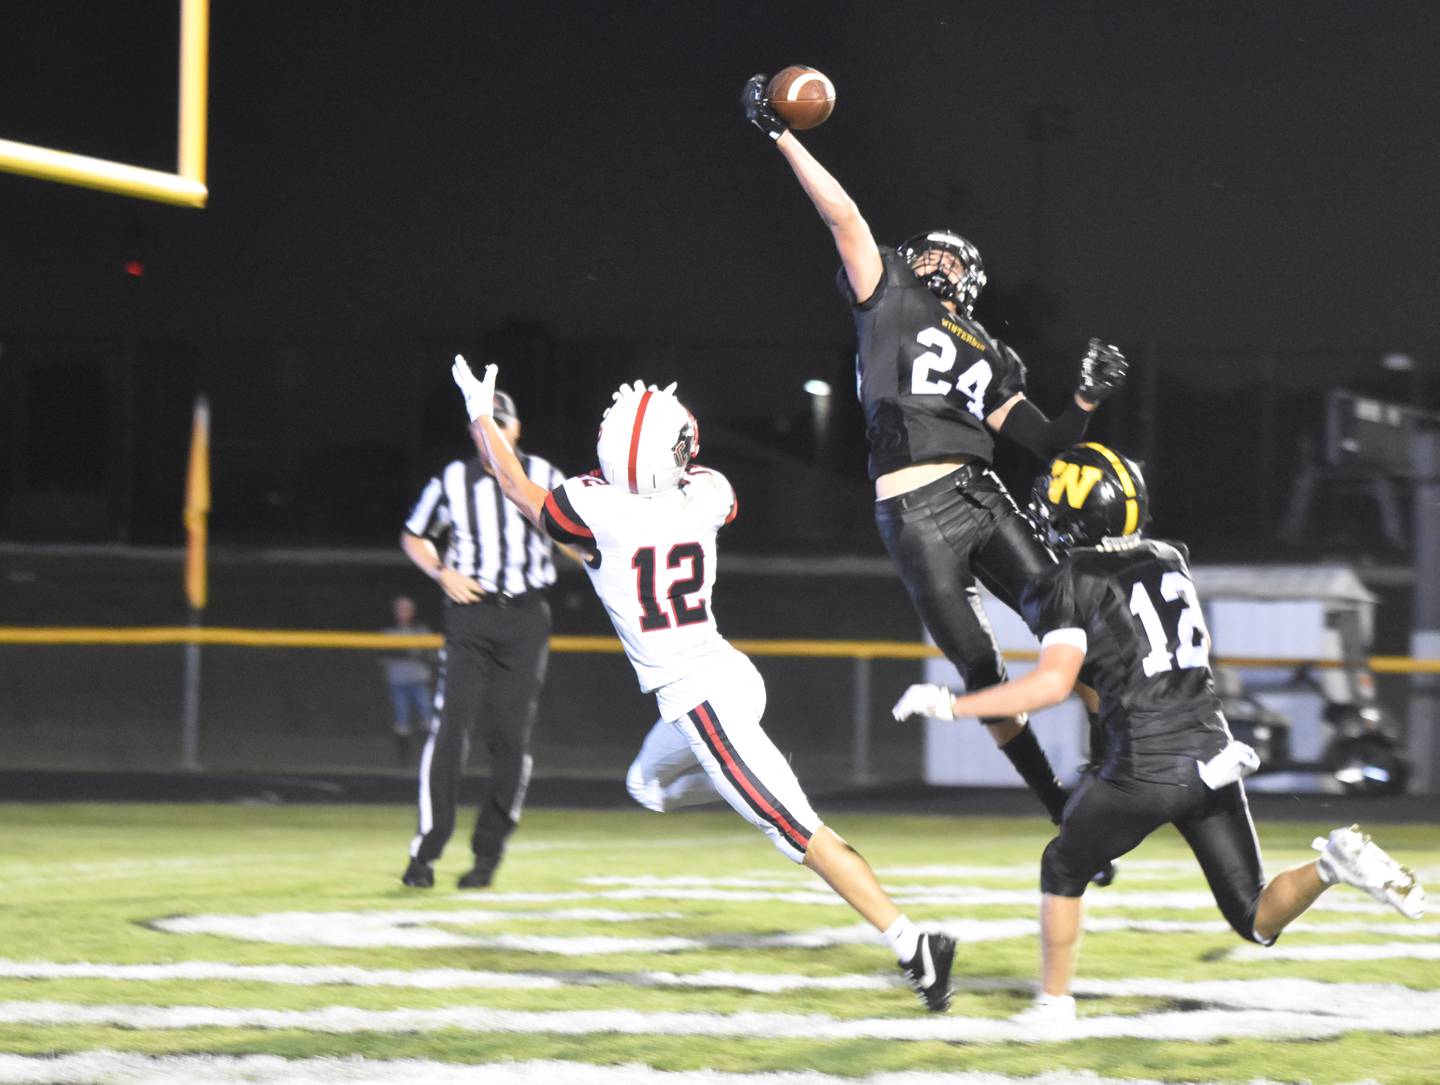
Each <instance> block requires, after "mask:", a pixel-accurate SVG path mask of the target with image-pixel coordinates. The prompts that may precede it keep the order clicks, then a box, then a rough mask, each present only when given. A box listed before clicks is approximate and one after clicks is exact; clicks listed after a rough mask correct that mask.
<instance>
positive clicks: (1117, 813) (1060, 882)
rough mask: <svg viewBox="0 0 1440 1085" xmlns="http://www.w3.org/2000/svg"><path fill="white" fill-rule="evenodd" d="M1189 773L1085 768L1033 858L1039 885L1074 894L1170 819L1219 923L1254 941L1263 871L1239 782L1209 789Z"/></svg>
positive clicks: (1057, 892)
mask: <svg viewBox="0 0 1440 1085" xmlns="http://www.w3.org/2000/svg"><path fill="white" fill-rule="evenodd" d="M1189 771H1190V773H1191V775H1192V776H1193V779H1190V780H1188V781H1186V782H1184V783H1152V782H1149V781H1144V780H1136V779H1134V778H1133V777H1129V776H1118V775H1117V776H1116V777H1115V778H1113V779H1109V780H1105V779H1101V778H1100V777H1099V776H1098V775H1096V774H1095V773H1087V774H1086V776H1085V778H1084V779H1083V780H1082V781H1081V782H1080V786H1079V787H1077V788H1076V789H1075V793H1074V794H1073V795H1072V796H1071V797H1070V801H1069V803H1067V804H1066V806H1065V815H1064V820H1063V821H1062V822H1061V827H1060V835H1059V836H1057V837H1056V838H1055V839H1054V840H1052V841H1050V844H1049V846H1048V847H1046V849H1045V854H1044V857H1043V858H1042V859H1041V861H1040V888H1041V889H1042V890H1043V891H1044V892H1046V893H1053V894H1055V895H1057V896H1062V897H1078V896H1080V895H1082V894H1083V893H1084V892H1085V886H1086V884H1087V883H1088V882H1089V881H1090V875H1091V874H1093V873H1094V872H1095V871H1097V870H1099V869H1100V868H1101V867H1102V866H1103V865H1104V864H1105V863H1106V862H1108V861H1109V860H1112V859H1118V858H1119V857H1120V856H1122V855H1124V854H1125V853H1126V852H1128V851H1131V850H1132V849H1133V848H1135V847H1136V846H1137V845H1138V844H1139V843H1140V841H1142V840H1144V839H1145V838H1146V837H1147V836H1149V835H1150V834H1151V833H1153V832H1154V831H1155V830H1156V829H1158V828H1160V826H1162V825H1166V824H1172V823H1173V824H1174V826H1175V828H1177V829H1178V830H1180V835H1181V836H1183V837H1184V838H1185V843H1187V844H1189V845H1190V850H1191V851H1192V852H1194V853H1195V858H1196V859H1198V860H1199V862H1200V869H1201V870H1203V871H1204V872H1205V880H1206V881H1207V882H1209V883H1210V892H1211V893H1212V894H1213V895H1214V897H1215V903H1216V904H1218V905H1219V906H1220V914H1221V915H1223V916H1224V917H1225V921H1226V922H1227V923H1229V924H1230V926H1231V927H1233V928H1234V930H1235V933H1236V934H1238V935H1240V937H1241V938H1247V939H1249V940H1250V941H1252V942H1261V941H1262V940H1261V939H1260V938H1257V937H1256V935H1255V909H1256V907H1257V905H1258V904H1259V903H1260V893H1261V891H1263V890H1264V888H1265V873H1264V870H1263V869H1262V868H1261V863H1260V843H1259V841H1257V840H1256V839H1255V826H1254V824H1253V823H1252V822H1251V820H1250V806H1249V804H1248V803H1247V802H1246V801H1245V788H1244V787H1243V786H1242V785H1241V784H1239V783H1234V784H1230V785H1229V786H1227V787H1222V788H1221V789H1220V790H1219V791H1211V790H1210V789H1209V788H1208V787H1206V786H1205V784H1204V782H1203V781H1202V780H1201V779H1200V773H1199V771H1198V770H1197V769H1195V768H1190V770H1189ZM1264 944H1268V943H1264Z"/></svg>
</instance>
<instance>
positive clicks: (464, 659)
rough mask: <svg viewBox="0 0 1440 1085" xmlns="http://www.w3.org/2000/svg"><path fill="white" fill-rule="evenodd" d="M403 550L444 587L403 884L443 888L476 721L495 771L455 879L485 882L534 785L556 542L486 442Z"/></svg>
mask: <svg viewBox="0 0 1440 1085" xmlns="http://www.w3.org/2000/svg"><path fill="white" fill-rule="evenodd" d="M494 412H495V413H494V417H495V420H496V424H497V425H499V426H500V427H501V429H502V431H503V432H504V433H505V437H506V440H508V441H510V442H511V444H514V443H515V442H517V441H519V439H520V419H519V417H518V416H517V415H516V413H515V401H514V400H513V399H511V398H510V396H508V395H507V394H506V393H504V392H501V391H498V390H497V391H496V392H495V403H494ZM519 456H520V462H521V463H522V464H523V465H524V470H525V471H526V472H527V473H528V474H529V477H530V478H532V479H533V480H534V481H535V482H536V484H537V485H540V486H544V487H545V488H546V489H549V488H551V487H554V486H558V485H559V484H560V483H561V482H563V481H564V478H565V476H564V475H562V474H561V473H560V472H559V471H558V470H556V469H555V468H554V467H553V466H551V464H550V463H549V462H548V461H547V460H544V459H542V458H541V457H539V456H534V455H530V454H528V453H524V452H521V453H519ZM437 540H440V541H441V543H442V545H443V547H444V550H443V553H444V556H443V557H442V556H441V553H442V551H441V550H440V549H438V548H437V546H436V541H437ZM400 548H401V549H402V550H404V552H405V556H406V557H408V558H409V559H410V560H411V561H412V562H414V563H415V566H416V568H418V569H420V571H421V572H423V573H424V574H425V575H426V576H428V577H430V578H431V579H432V580H434V581H435V582H436V583H437V584H438V585H439V586H440V590H441V591H443V592H444V593H445V618H444V628H445V644H444V647H443V648H441V650H440V678H439V684H438V686H437V688H436V690H435V714H434V718H433V719H432V721H431V725H430V737H429V738H428V739H427V740H426V742H425V750H424V752H423V753H422V754H421V756H420V796H419V827H418V829H417V830H416V833H415V836H414V838H413V839H412V840H411V842H410V862H409V864H408V865H407V866H406V868H405V873H404V874H403V875H402V876H401V881H402V882H404V884H406V885H408V886H411V887H413V888H416V889H429V888H430V887H432V886H433V885H434V884H435V870H434V864H435V861H436V860H437V859H439V858H440V853H441V852H442V851H444V849H445V845H446V843H447V842H448V841H449V839H450V834H451V833H452V832H454V830H455V805H456V801H457V799H458V797H459V792H460V779H461V776H462V774H463V772H464V769H465V762H466V760H467V759H468V757H469V753H470V748H471V740H472V736H473V734H474V732H475V730H476V727H477V725H478V727H479V729H480V741H481V742H483V743H484V748H485V750H486V752H487V753H488V754H489V759H490V778H489V780H488V781H487V782H486V784H485V787H484V790H483V792H482V794H481V798H480V812H479V816H478V817H477V818H476V819H475V831H474V832H473V833H472V834H471V837H470V850H471V851H472V852H474V856H475V860H474V865H473V866H472V867H471V868H470V870H469V871H467V872H466V873H465V874H463V875H461V877H460V882H459V886H460V888H461V889H483V888H484V887H486V886H488V885H489V884H490V881H491V879H492V878H493V877H494V876H495V869H496V868H497V867H498V866H499V865H500V856H501V854H502V853H503V852H504V850H505V841H506V840H507V839H508V837H509V836H510V834H511V833H512V832H514V830H515V825H516V823H517V822H519V820H520V808H521V806H522V805H523V804H524V802H525V791H526V788H527V787H528V786H529V784H530V766H531V760H530V732H531V729H532V728H533V726H534V723H535V709H536V706H537V705H538V704H539V701H540V687H541V686H542V685H543V684H544V682H545V670H546V666H547V664H548V662H549V659H550V602H549V600H548V599H547V597H546V589H547V588H549V587H550V585H552V584H554V583H555V561H554V549H553V546H552V544H551V542H550V538H549V536H547V535H546V534H545V533H544V532H542V531H538V530H536V528H535V527H534V526H533V525H532V524H531V523H530V522H529V521H528V520H526V519H525V517H524V516H522V515H521V514H520V512H519V510H517V509H516V508H515V507H514V506H513V505H511V504H510V503H509V502H508V501H506V500H505V495H504V494H503V493H501V492H500V487H499V486H498V485H497V484H496V482H495V477H494V474H493V470H492V467H491V464H490V460H489V458H488V456H487V455H486V453H485V449H484V448H483V447H481V448H479V450H478V452H477V454H476V455H475V456H472V457H470V458H469V459H463V460H455V461H454V462H453V463H450V464H447V465H446V466H445V468H444V469H443V470H442V471H441V472H440V473H439V474H438V475H436V476H435V477H434V478H432V479H431V480H430V481H429V482H428V483H427V484H426V485H425V489H424V491H423V492H422V493H421V495H420V500H419V501H417V502H416V503H415V507H414V509H412V510H411V512H410V516H409V518H408V519H406V521H405V527H404V530H402V531H401V532H400Z"/></svg>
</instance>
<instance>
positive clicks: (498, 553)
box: [405, 453, 565, 595]
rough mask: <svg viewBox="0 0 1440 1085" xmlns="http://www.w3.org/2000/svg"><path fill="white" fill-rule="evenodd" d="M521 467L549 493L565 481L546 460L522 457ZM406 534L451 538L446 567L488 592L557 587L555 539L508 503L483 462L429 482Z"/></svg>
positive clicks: (462, 463)
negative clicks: (473, 580)
mask: <svg viewBox="0 0 1440 1085" xmlns="http://www.w3.org/2000/svg"><path fill="white" fill-rule="evenodd" d="M520 463H521V465H522V466H523V467H524V468H525V474H526V475H527V476H529V478H530V480H531V481H532V482H534V483H536V484H537V485H539V486H543V487H544V488H545V489H547V490H553V489H554V488H555V487H556V486H559V485H560V483H562V482H564V481H565V476H564V475H562V474H561V473H560V472H559V471H558V470H556V469H555V467H554V466H553V465H552V464H551V463H550V462H549V461H548V460H545V459H542V458H541V457H540V456H530V455H525V454H523V453H522V454H520ZM405 530H406V531H408V532H410V533H411V534H412V535H423V536H426V537H428V538H430V539H439V538H440V537H441V536H445V535H448V537H449V541H448V542H447V543H446V545H445V564H446V565H447V566H448V567H449V568H451V569H454V570H455V571H456V572H459V573H464V574H465V575H466V576H469V577H473V578H474V579H475V580H478V581H479V582H480V586H481V587H482V588H483V589H484V590H485V591H487V592H503V593H505V594H507V595H520V594H522V593H523V592H527V591H533V590H534V589H536V588H547V587H549V586H550V585H551V584H553V583H555V560H554V548H553V544H552V543H551V541H550V538H549V536H547V535H546V534H545V533H544V532H543V531H537V530H536V529H535V527H534V526H533V525H532V524H531V523H530V521H529V520H527V519H525V517H524V516H522V515H521V514H520V510H519V509H517V508H516V507H515V506H514V505H512V504H511V503H510V502H509V501H506V500H505V495H504V494H503V493H502V492H501V491H500V485H499V483H497V482H496V481H495V479H494V477H493V476H491V475H490V474H488V473H487V472H486V471H485V468H483V467H482V466H480V460H479V459H478V458H474V459H469V460H456V461H455V462H454V463H451V464H448V465H446V467H445V469H444V470H443V471H441V472H440V474H438V475H436V476H435V477H434V478H432V479H431V480H430V481H429V482H428V483H426V484H425V490H424V492H423V493H421V495H420V500H419V501H417V502H416V503H415V507H414V508H413V509H412V510H411V511H410V516H409V518H408V519H407V520H406V521H405Z"/></svg>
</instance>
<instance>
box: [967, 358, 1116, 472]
mask: <svg viewBox="0 0 1440 1085" xmlns="http://www.w3.org/2000/svg"><path fill="white" fill-rule="evenodd" d="M1129 371H1130V363H1129V362H1127V361H1126V360H1125V355H1124V354H1122V353H1121V352H1120V348H1119V347H1115V346H1111V345H1110V344H1109V343H1102V342H1101V341H1100V340H1099V339H1091V340H1090V346H1089V349H1088V350H1087V351H1086V352H1085V357H1084V358H1083V359H1081V361H1080V383H1079V385H1078V386H1077V387H1076V389H1075V395H1074V397H1073V399H1072V400H1071V402H1070V403H1068V404H1067V405H1066V407H1065V409H1064V410H1063V411H1062V412H1060V414H1058V415H1056V416H1055V417H1054V418H1046V417H1045V415H1044V414H1043V413H1042V412H1041V411H1040V409H1039V408H1038V407H1036V406H1035V405H1034V404H1033V403H1031V402H1030V401H1029V400H1028V399H1026V398H1025V394H1024V393H1023V392H1016V393H1015V394H1014V395H1013V396H1011V397H1010V398H1009V399H1007V400H1006V401H1005V402H1004V403H1002V404H1001V405H1000V406H999V407H997V408H996V409H995V410H993V411H991V412H990V413H989V414H988V415H986V416H985V424H986V425H987V426H989V427H990V428H991V429H993V430H994V431H995V432H996V433H1003V434H1004V435H1005V436H1006V437H1008V438H1010V440H1012V441H1014V442H1015V443H1016V444H1018V445H1020V446H1021V447H1023V448H1027V449H1029V450H1030V451H1031V452H1033V453H1034V454H1035V455H1036V456H1038V457H1040V458H1041V459H1048V458H1049V457H1051V456H1053V455H1055V454H1056V453H1057V452H1061V451H1064V450H1065V449H1067V448H1069V447H1070V446H1071V445H1073V444H1076V443H1078V442H1079V441H1080V439H1081V438H1082V437H1084V436H1085V429H1086V427H1087V426H1088V424H1089V422H1090V417H1089V416H1090V413H1091V412H1092V411H1094V410H1095V408H1096V407H1098V406H1099V405H1100V404H1101V403H1102V402H1104V401H1105V400H1107V399H1109V398H1110V397H1111V396H1112V395H1114V394H1115V393H1116V392H1118V391H1119V390H1120V389H1121V388H1122V387H1124V385H1125V377H1126V375H1127V374H1128V373H1129Z"/></svg>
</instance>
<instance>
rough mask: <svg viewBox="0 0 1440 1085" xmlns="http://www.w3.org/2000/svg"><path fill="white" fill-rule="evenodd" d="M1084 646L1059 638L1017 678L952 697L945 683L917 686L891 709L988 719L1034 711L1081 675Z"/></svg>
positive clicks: (898, 713)
mask: <svg viewBox="0 0 1440 1085" xmlns="http://www.w3.org/2000/svg"><path fill="white" fill-rule="evenodd" d="M1084 662H1085V649H1084V648H1081V647H1077V646H1076V645H1075V644H1073V643H1070V642H1069V641H1058V642H1052V643H1050V644H1047V645H1044V646H1042V647H1041V649H1040V662H1039V663H1038V664H1037V665H1036V667H1035V669H1034V670H1032V671H1030V672H1029V673H1028V674H1023V675H1021V676H1020V677H1019V678H1015V679H1012V680H1010V681H1009V682H1002V683H1001V684H1000V685H998V686H989V687H987V688H985V689H982V690H977V691H976V692H974V693H967V694H964V695H963V696H959V697H957V696H955V695H954V694H953V693H951V692H950V691H949V690H948V689H946V688H945V687H944V686H936V685H916V686H911V687H910V688H909V689H907V690H906V691H905V692H904V693H903V694H902V695H901V697H900V700H899V701H897V702H896V704H895V708H894V709H893V710H892V712H893V715H894V716H895V718H896V719H897V720H903V719H906V718H908V717H910V716H928V717H930V718H932V719H938V720H953V719H957V718H959V717H961V716H975V717H978V718H980V719H991V718H993V717H996V716H1016V715H1019V714H1020V713H1021V712H1035V711H1038V710H1039V709H1042V708H1049V707H1050V706H1051V705H1056V704H1059V703H1060V702H1061V701H1063V700H1064V699H1065V698H1066V697H1067V696H1068V695H1069V694H1070V691H1071V690H1072V689H1074V688H1075V683H1076V682H1077V681H1078V680H1079V677H1080V665H1081V664H1082V663H1084Z"/></svg>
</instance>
